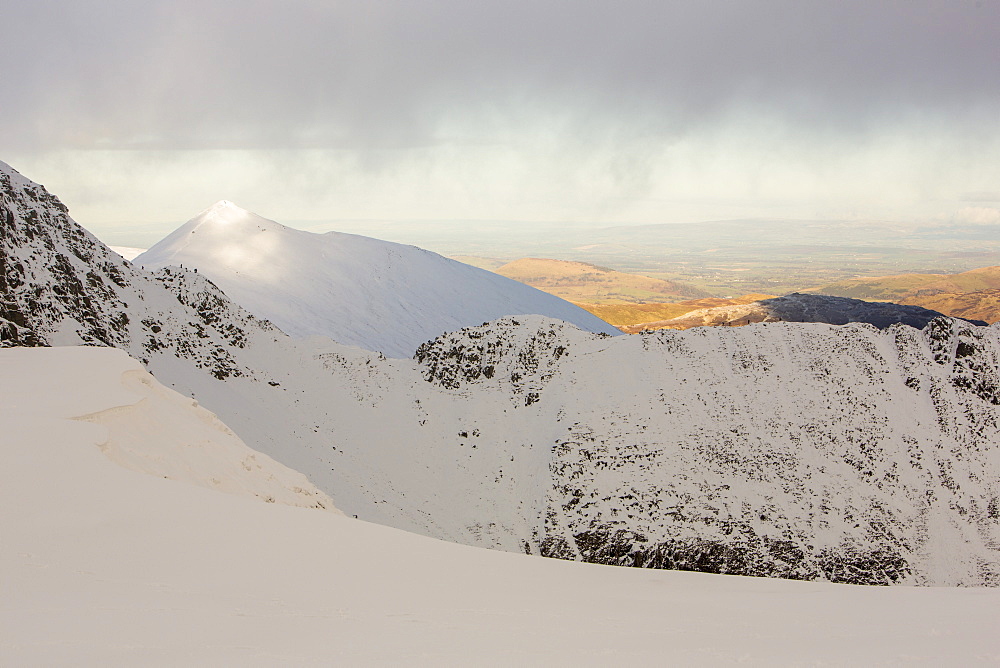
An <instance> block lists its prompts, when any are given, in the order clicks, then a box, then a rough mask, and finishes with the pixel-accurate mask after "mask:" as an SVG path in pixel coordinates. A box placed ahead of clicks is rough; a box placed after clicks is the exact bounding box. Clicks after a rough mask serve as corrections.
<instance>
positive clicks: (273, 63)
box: [0, 0, 1000, 150]
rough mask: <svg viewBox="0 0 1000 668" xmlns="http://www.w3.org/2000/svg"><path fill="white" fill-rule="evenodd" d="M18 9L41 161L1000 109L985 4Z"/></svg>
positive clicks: (11, 87)
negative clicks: (541, 127) (739, 119)
mask: <svg viewBox="0 0 1000 668" xmlns="http://www.w3.org/2000/svg"><path fill="white" fill-rule="evenodd" d="M14 4H15V6H14V7H7V8H6V9H5V10H4V20H3V23H2V24H0V39H2V43H3V45H4V52H5V53H6V54H7V56H8V57H7V59H6V62H5V65H4V71H3V76H2V78H0V87H2V88H0V89H2V93H3V95H2V104H0V143H3V144H6V145H9V146H14V147H18V148H23V149H29V150H31V149H36V148H52V147H64V146H75V147H84V148H89V147H130V146H135V147H157V148H206V147H230V148H272V147H310V146H323V147H335V146H346V147H368V146H376V147H377V146H412V145H420V144H425V143H434V142H436V141H441V140H442V139H447V138H448V133H449V132H453V131H454V129H453V128H454V127H461V128H464V130H462V132H464V133H465V134H464V135H463V136H462V137H461V139H462V140H465V141H467V140H470V139H474V138H475V135H476V133H477V132H478V131H482V132H483V133H484V136H483V137H482V140H483V141H489V140H490V137H489V136H488V135H489V133H490V132H492V131H494V130H497V129H500V130H503V129H504V128H511V127H513V128H516V127H518V126H519V125H520V124H522V123H528V122H531V121H532V120H533V119H536V118H542V117H548V118H556V119H563V120H564V123H565V124H568V126H569V127H570V128H577V129H578V128H587V129H588V130H593V131H595V132H602V131H619V130H621V129H623V128H624V131H626V132H632V133H635V134H637V135H642V134H650V135H653V136H670V135H676V134H679V133H683V132H684V131H686V129H688V128H690V127H691V126H693V125H695V124H700V123H712V122H713V120H714V119H716V118H718V117H720V116H724V115H727V114H731V113H734V112H743V111H749V112H753V113H762V114H769V115H772V116H776V117H779V118H782V119H788V120H790V121H793V122H795V123H797V124H800V125H802V126H806V127H815V128H818V129H820V130H824V131H825V130H833V131H844V130H847V131H858V132H864V131H866V130H867V129H868V128H869V127H870V126H871V125H873V124H877V125H880V126H884V125H886V124H890V125H891V124H892V123H893V122H895V120H897V119H898V118H901V117H904V116H911V115H913V114H918V115H922V116H925V117H930V118H931V119H932V120H933V119H945V120H948V121H949V122H954V123H961V122H970V123H972V122H974V121H976V120H980V119H982V118H987V119H990V118H992V119H995V118H996V117H997V114H998V111H1000V80H998V78H1000V75H998V73H1000V48H998V46H997V44H998V43H1000V3H996V2H992V1H986V0H984V1H983V2H979V3H972V2H961V1H956V2H950V1H945V0H942V1H940V2H933V3H930V2H870V1H865V2H854V1H849V2H844V1H837V2H802V1H796V2H791V1H788V2H785V1H779V0H767V1H766V2H665V1H663V0H660V1H657V2H645V1H642V2H616V3H612V2H606V3H604V2H539V1H534V2H511V1H506V2H468V1H461V2H459V1H438V2H417V1H412V2H396V3H382V2H375V1H372V0H368V1H365V2H333V1H332V0H331V1H327V0H324V1H317V2H304V1H298V2H296V1H285V2H263V1H256V2H254V1H248V2H233V1H232V0H227V1H226V2H220V1H218V0H200V1H198V2H192V1H174V2H165V1H160V2H157V1H152V0H150V1H147V2H86V1H78V2H74V1H71V0H65V1H63V2H53V1H47V0H33V1H31V2H17V3H14ZM449 128H452V129H449ZM470 128H471V129H470Z"/></svg>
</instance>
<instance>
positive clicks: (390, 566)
mask: <svg viewBox="0 0 1000 668" xmlns="http://www.w3.org/2000/svg"><path fill="white" fill-rule="evenodd" d="M141 373H142V372H141V371H140V370H139V366H138V365H137V364H136V363H134V362H131V361H130V360H128V359H127V358H126V357H125V356H124V355H123V354H121V353H120V352H117V351H110V350H106V349H103V350H102V349H98V348H62V349H32V350H24V349H8V350H0V434H2V435H3V438H2V439H0V458H2V459H0V461H2V464H3V465H2V466H0V536H2V540H0V573H2V587H3V595H2V596H0V664H3V665H10V666H35V665H37V666H42V665H45V666H52V665H73V666H107V665H164V666H166V665H206V666H207V665H211V666H253V665H296V666H328V665H332V664H338V665H372V664H378V665H400V664H406V665H435V666H438V665H470V664H502V665H611V664H616V665H622V664H633V665H636V664H649V665H662V664H668V665H731V664H737V663H740V664H750V665H805V664H835V665H900V664H905V665H928V666H939V665H988V664H995V663H996V662H997V661H998V660H1000V636H998V635H997V634H996V619H997V616H998V614H1000V590H984V589H975V588H969V589H953V588H910V587H893V588H874V587H852V586H845V585H833V584H829V583H803V582H789V581H778V580H766V579H761V578H741V577H731V576H719V575H706V574H699V573H681V572H665V571H648V570H638V569H623V568H610V567H604V566H596V565H592V564H577V563H571V562H564V561H558V560H549V559H538V558H532V557H528V556H525V555H517V554H507V553H501V552H495V551H488V550H480V549H475V548H470V547H464V546H459V545H453V544H448V543H443V542H439V541H435V540H432V539H428V538H423V537H420V536H414V535H412V534H407V533H404V532H401V531H398V530H394V529H390V528H387V527H381V526H377V525H373V524H368V523H365V522H361V521H357V520H353V519H349V518H346V517H343V516H341V515H337V514H334V513H329V512H322V511H317V510H312V509H307V508H296V507H291V506H288V505H284V504H281V503H276V504H265V503H261V502H259V501H258V500H254V499H250V498H245V497H239V496H234V495H231V494H222V493H219V492H217V491H213V490H211V489H206V488H203V487H194V486H191V485H186V484H182V483H179V482H177V481H174V480H165V479H163V478H162V477H161V475H160V471H158V470H149V471H148V474H147V473H141V472H138V471H134V470H127V469H125V468H123V467H121V466H118V465H116V464H115V463H113V462H112V461H111V460H110V459H109V458H108V457H107V456H105V455H104V454H102V452H101V447H102V444H103V443H105V440H106V438H107V434H108V427H107V426H102V425H96V424H92V423H89V422H86V421H81V420H78V419H76V420H75V419H66V418H70V417H74V416H77V415H80V414H89V415H95V414H98V415H101V414H103V415H107V414H109V412H111V411H115V410H119V409H122V408H124V409H125V410H126V411H127V410H131V409H132V408H134V407H136V406H137V405H139V404H143V403H146V404H150V405H149V407H148V409H147V410H148V411H150V414H153V413H156V412H157V407H161V408H163V410H164V413H163V414H162V415H163V417H165V418H167V417H169V419H167V420H164V421H163V422H161V427H162V429H161V433H160V434H159V435H158V437H157V438H156V439H155V443H149V444H148V445H147V447H148V450H147V452H146V454H147V455H153V454H155V453H159V454H160V455H161V456H162V464H163V466H164V467H165V468H164V470H169V469H171V468H173V467H174V466H175V464H176V462H175V457H177V456H178V455H180V454H181V452H182V450H183V449H184V448H183V447H182V446H181V444H180V443H174V444H173V445H171V440H172V438H173V437H174V436H175V435H177V436H179V437H181V438H182V441H183V439H186V438H187V436H185V434H186V430H187V429H188V427H190V426H191V425H192V424H196V423H201V422H203V419H204V415H202V414H199V412H198V411H197V410H196V409H194V408H193V407H191V406H190V405H189V404H188V405H187V408H188V409H190V410H186V409H184V408H183V406H182V404H181V403H179V402H178V401H177V400H176V398H171V397H170V396H168V394H169V393H165V391H164V390H163V388H161V387H159V386H158V385H156V383H155V381H150V380H148V377H147V382H146V383H144V385H145V387H146V388H147V389H148V388H156V391H155V392H152V393H148V392H146V390H145V389H143V388H141V387H140V388H137V387H136V386H135V385H134V384H131V383H130V382H129V381H130V379H134V378H135V377H136V375H137V374H141ZM57 377H58V378H60V381H59V382H58V383H54V382H53V379H54V378H57ZM123 380H124V381H125V382H124V383H123ZM136 390H139V391H140V394H136ZM142 393H145V397H144V398H140V397H141V396H143V394H142ZM164 402H165V403H164ZM182 422H183V423H185V424H184V425H181V423H182ZM139 426H140V425H139V424H138V423H129V422H120V423H118V424H117V426H114V427H111V431H112V432H115V430H116V429H117V430H119V433H118V435H117V437H116V438H120V439H122V440H125V441H131V442H133V443H136V444H138V443H140V442H141V441H144V440H145V439H146V438H147V437H148V436H149V434H148V432H143V433H139V434H135V435H134V436H135V437H136V438H133V435H132V434H131V433H130V432H131V431H132V429H134V428H136V427H139ZM175 426H177V427H179V429H177V430H176V431H175V428H174V427H175ZM220 428H222V427H221V426H220V425H210V426H209V429H208V431H207V432H205V433H213V434H214V433H217V432H218V433H221V432H219V429H220ZM164 447H166V449H163V448H164ZM191 447H192V448H194V449H195V450H202V451H204V450H205V449H204V448H202V447H200V446H197V445H195V446H191ZM203 454H207V452H203ZM258 457H259V455H258ZM188 461H189V462H192V461H195V460H194V459H192V458H190V457H189V458H188ZM270 470H272V471H273V470H274V469H273V468H270ZM230 475H231V477H230V478H229V480H230V481H231V482H233V483H234V484H235V485H236V486H237V487H240V488H247V489H250V488H253V489H256V490H262V489H263V488H262V487H260V484H259V483H260V481H259V478H256V474H255V473H254V472H252V471H245V470H244V469H242V468H241V467H237V468H235V469H233V470H232V471H231V474H230ZM244 478H245V479H244Z"/></svg>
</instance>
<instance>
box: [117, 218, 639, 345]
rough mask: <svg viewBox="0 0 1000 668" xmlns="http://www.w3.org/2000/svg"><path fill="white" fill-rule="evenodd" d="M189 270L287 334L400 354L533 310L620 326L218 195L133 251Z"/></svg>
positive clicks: (592, 324)
mask: <svg viewBox="0 0 1000 668" xmlns="http://www.w3.org/2000/svg"><path fill="white" fill-rule="evenodd" d="M135 262H136V264H139V265H142V266H143V267H146V268H147V269H159V268H161V267H166V266H170V265H174V266H179V265H182V266H184V267H186V268H189V269H197V270H198V271H199V272H201V273H204V274H205V275H206V276H208V277H209V278H210V279H212V281H213V282H215V283H216V284H217V285H218V286H219V287H220V288H222V290H223V291H225V293H226V294H227V295H228V296H229V297H230V298H231V299H233V300H234V301H235V302H236V303H238V304H240V305H241V306H243V307H244V308H246V309H247V310H248V311H250V312H251V313H253V314H254V315H256V316H259V317H262V318H267V319H268V320H270V321H271V322H273V323H274V324H276V325H277V326H278V327H280V328H281V329H282V330H283V331H284V332H286V333H288V334H290V335H292V336H296V337H305V336H310V335H322V336H329V337H330V338H332V339H334V340H335V341H338V342H339V343H343V344H347V345H352V346H358V347H360V348H364V349H366V350H374V351H378V352H381V353H383V354H385V355H388V356H389V357H410V356H411V355H413V351H414V350H415V349H416V347H417V346H418V345H419V344H421V343H423V342H424V341H427V340H429V339H432V338H434V337H436V336H438V335H440V334H442V333H444V332H449V331H453V330H455V329H460V328H462V327H469V326H471V325H479V324H481V323H483V322H486V321H488V320H494V319H496V318H500V317H503V316H508V315H520V314H539V315H546V316H549V317H553V318H558V319H561V320H566V321H567V322H571V323H573V324H575V325H577V326H578V327H580V328H582V329H585V330H588V331H593V332H603V333H606V334H620V332H619V331H618V330H617V329H615V328H614V327H612V326H611V325H609V324H607V323H606V322H604V321H603V320H600V319H599V318H597V317H595V316H593V315H591V314H590V313H587V312H586V311H584V310H583V309H581V308H579V307H577V306H574V305H573V304H570V303H569V302H567V301H564V300H562V299H559V298H558V297H554V296H552V295H549V294H547V293H544V292H542V291H540V290H536V289H535V288H532V287H530V286H527V285H524V284H522V283H518V282H517V281H514V280H511V279H509V278H505V277H503V276H498V275H497V274H493V273H491V272H488V271H484V270H482V269H478V268H476V267H470V266H469V265H465V264H462V263H460V262H456V261H455V260H450V259H448V258H445V257H442V256H440V255H437V254H435V253H431V252H429V251H425V250H423V249H420V248H416V247H414V246H405V245H402V244H396V243H390V242H387V241H379V240H377V239H371V238H368V237H362V236H357V235H354V234H342V233H340V232H328V233H326V234H314V233H311V232H303V231H300V230H295V229H292V228H289V227H285V226H283V225H280V224H278V223H276V222H274V221H271V220H267V219H266V218H262V217H260V216H258V215H256V214H253V213H250V212H249V211H245V210H244V209H241V208H240V207H238V206H236V205H235V204H233V203H231V202H226V201H222V202H218V203H217V204H215V205H213V206H212V207H210V208H208V209H206V210H205V211H203V212H201V213H200V214H198V215H197V216H196V217H194V218H193V219H191V220H190V221H188V222H187V223H185V224H184V225H182V226H181V227H180V228H178V229H177V230H175V231H174V232H172V233H171V234H170V235H168V236H167V237H166V238H165V239H163V240H162V241H160V242H158V243H157V244H155V245H154V246H153V247H152V248H150V249H149V250H148V251H146V252H145V253H143V254H141V255H139V256H138V257H137V258H135Z"/></svg>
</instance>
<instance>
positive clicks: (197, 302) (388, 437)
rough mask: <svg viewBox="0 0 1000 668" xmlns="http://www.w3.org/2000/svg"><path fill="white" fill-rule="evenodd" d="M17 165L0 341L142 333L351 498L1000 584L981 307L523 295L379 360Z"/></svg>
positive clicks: (505, 542)
mask: <svg viewBox="0 0 1000 668" xmlns="http://www.w3.org/2000/svg"><path fill="white" fill-rule="evenodd" d="M2 171H3V170H2V169H0V172H2ZM8 178H9V185H7V186H6V188H7V189H6V190H4V192H3V211H2V216H3V221H4V225H3V227H2V228H0V232H2V234H0V259H3V261H4V270H3V272H0V277H2V280H3V281H5V282H4V284H3V285H2V286H0V287H3V292H2V300H0V318H3V319H4V320H6V322H7V324H8V325H9V326H8V327H6V329H4V328H0V343H2V344H3V345H10V344H11V343H18V342H20V343H24V342H32V341H33V342H35V343H38V344H46V343H55V344H60V343H72V342H79V341H80V340H84V341H87V342H89V343H93V344H98V345H113V346H116V347H120V348H123V349H125V350H127V351H129V352H132V354H133V355H134V356H135V357H137V358H139V359H141V360H142V361H143V362H144V363H145V364H146V366H147V368H149V369H150V370H151V371H152V372H153V373H154V374H155V375H156V377H157V378H158V379H159V380H160V381H161V382H163V383H164V384H167V385H169V386H171V387H174V388H175V389H177V390H178V391H179V392H181V393H182V394H184V395H186V396H189V397H194V398H196V399H197V400H198V401H199V402H200V403H201V404H202V405H204V406H206V407H207V408H208V409H209V410H211V411H212V412H214V413H215V414H217V415H219V416H220V417H221V418H222V419H223V421H224V422H225V423H226V424H227V425H229V427H231V428H232V429H233V430H234V431H235V433H237V434H239V435H240V436H241V437H242V438H243V439H244V440H245V441H246V442H247V444H248V445H250V446H251V447H253V448H254V449H256V450H258V451H261V452H264V453H267V454H268V455H270V456H272V457H274V458H275V459H276V460H278V461H280V462H281V463H283V464H285V465H286V466H289V467H291V468H293V469H295V470H298V471H301V472H303V473H305V474H306V475H307V476H308V477H309V478H310V480H312V482H313V483H314V484H315V485H316V486H317V487H318V488H319V489H321V490H323V491H324V492H326V493H327V494H329V495H330V496H331V498H332V499H333V500H334V502H335V504H336V506H337V507H338V508H340V509H342V510H343V511H344V512H346V513H349V514H356V515H358V516H359V517H360V518H362V519H368V520H372V521H376V522H381V523H384V524H388V525H391V526H395V527H398V528H403V529H407V530H410V531H414V532H418V533H424V534H427V535H431V536H435V537H439V538H444V539H447V540H452V541H456V542H462V543H467V544H471V545H482V546H487V547H494V548H499V549H504V550H510V551H527V552H531V553H532V554H547V555H550V556H559V557H564V558H572V559H581V560H588V561H595V562H599V563H608V564H622V565H639V566H655V567H664V568H681V569H695V570H707V571H713V572H727V573H742V574H756V575H771V576H781V577H787V578H806V579H812V578H816V579H822V578H825V579H831V580H836V581H842V582H855V583H884V584H889V583H916V584H964V585H984V584H986V585H995V584H997V583H998V574H1000V553H998V547H997V546H998V545H1000V536H998V527H1000V511H998V510H997V508H1000V501H998V499H1000V454H998V453H1000V428H998V427H1000V424H998V421H1000V407H998V403H1000V391H998V389H997V388H998V386H1000V381H998V379H997V368H998V356H1000V342H998V332H1000V329H998V328H996V327H990V328H983V327H975V326H972V325H970V324H968V323H966V322H963V321H957V320H952V319H940V320H935V321H932V322H931V323H930V324H929V325H928V326H927V327H926V328H924V329H923V330H917V329H913V328H910V327H906V326H894V327H890V328H888V329H885V330H881V331H880V330H878V329H876V328H875V327H873V326H871V325H859V324H852V325H846V326H842V327H836V326H830V325H825V324H793V323H762V324H757V325H751V326H749V327H741V328H713V329H706V328H699V329H694V330H690V331H687V332H662V333H655V334H648V335H645V336H632V337H607V338H603V337H596V336H594V335H592V334H589V333H586V332H581V331H580V330H578V329H576V328H574V327H573V326H572V325H568V324H566V323H562V322H558V321H555V320H552V319H546V318H539V317H534V318H518V317H515V318H508V319H503V320H500V321H496V322H488V323H486V324H484V325H481V326H477V327H470V328H466V329H465V330H464V331H458V332H454V333H451V334H447V335H444V336H442V337H439V339H437V340H436V341H433V342H430V343H429V344H427V345H426V346H423V347H421V353H420V355H419V361H414V360H398V359H384V358H382V357H381V356H379V355H377V354H375V353H367V352H364V351H360V350H358V349H355V348H349V347H345V346H342V345H339V344H337V343H335V342H333V341H330V340H324V339H319V338H314V339H310V340H293V339H289V338H288V337H286V336H284V335H283V334H282V333H281V332H280V331H278V330H277V329H275V328H274V327H273V326H271V325H270V324H269V323H267V322H264V321H261V320H259V319H257V318H254V317H253V316H251V315H249V314H248V313H246V312H245V311H243V310H242V309H241V308H239V307H238V306H236V305H235V304H233V303H232V302H230V301H229V300H228V298H227V297H226V295H225V294H223V293H222V292H221V291H220V290H219V289H218V288H216V287H215V286H214V284H213V283H212V282H211V281H209V280H208V279H207V278H206V277H205V276H204V275H203V274H202V273H197V274H196V273H193V272H191V271H185V270H181V269H170V270H169V271H168V270H163V271H161V272H158V273H157V274H156V275H155V276H154V275H150V274H148V273H146V272H144V271H142V270H140V269H137V268H136V267H133V266H132V265H130V264H128V263H125V262H124V261H123V260H121V258H120V257H118V256H116V255H114V254H111V253H110V251H108V250H107V249H106V248H104V247H103V246H102V245H100V244H99V243H98V242H96V240H93V239H92V237H90V236H89V235H88V234H87V233H85V232H83V231H82V230H80V229H79V228H78V226H76V224H75V223H73V222H72V220H71V219H69V218H68V216H67V215H66V212H65V208H64V207H62V206H61V205H59V204H58V202H57V200H55V199H54V198H53V197H51V196H50V195H48V194H47V193H44V190H43V189H41V188H40V187H39V186H26V187H23V188H22V186H21V185H18V183H21V182H18V181H16V179H14V178H11V177H10V176H8ZM22 185H23V184H22ZM29 190H30V191H31V192H30V193H29V192H28V191H29ZM264 234H266V233H264ZM60 258H62V259H60ZM84 258H86V259H84ZM109 266H110V268H109ZM67 267H68V268H67ZM112 270H114V271H112ZM115 272H117V274H116V273H115ZM116 279H117V280H116ZM2 324H3V323H0V325H2ZM489 367H492V371H491V372H490V373H488V372H487V368H489ZM491 374H492V375H491Z"/></svg>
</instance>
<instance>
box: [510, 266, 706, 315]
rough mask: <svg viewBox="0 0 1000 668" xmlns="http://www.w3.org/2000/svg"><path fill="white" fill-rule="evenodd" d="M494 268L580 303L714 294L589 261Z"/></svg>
mask: <svg viewBox="0 0 1000 668" xmlns="http://www.w3.org/2000/svg"><path fill="white" fill-rule="evenodd" d="M493 271H495V272H496V273H498V274H501V275H502V276H506V277H508V278H513V279H514V280H516V281H520V282H521V283H527V284H528V285H530V286H532V287H535V288H538V289H539V290H544V291H545V292H548V293H550V294H553V295H556V296H557V297H562V298H563V299H566V300H568V301H571V302H575V303H580V304H608V303H616V302H619V303H620V302H624V303H633V304H638V303H643V302H666V301H674V300H681V299H691V298H700V297H710V296H711V295H710V294H709V293H707V292H705V291H704V290H701V289H699V288H696V287H694V286H691V285H686V284H684V283H679V282H676V281H667V280H663V279H660V278H649V277H648V276H640V275H638V274H627V273H625V272H621V271H615V270H613V269H607V268H605V267H598V266H596V265H592V264H587V263H585V262H570V261H566V260H549V259H543V258H522V259H520V260H515V261H513V262H508V263H507V264H505V265H503V266H501V267H498V268H496V269H493Z"/></svg>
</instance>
